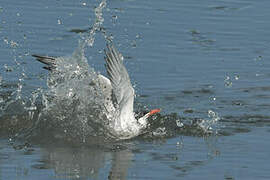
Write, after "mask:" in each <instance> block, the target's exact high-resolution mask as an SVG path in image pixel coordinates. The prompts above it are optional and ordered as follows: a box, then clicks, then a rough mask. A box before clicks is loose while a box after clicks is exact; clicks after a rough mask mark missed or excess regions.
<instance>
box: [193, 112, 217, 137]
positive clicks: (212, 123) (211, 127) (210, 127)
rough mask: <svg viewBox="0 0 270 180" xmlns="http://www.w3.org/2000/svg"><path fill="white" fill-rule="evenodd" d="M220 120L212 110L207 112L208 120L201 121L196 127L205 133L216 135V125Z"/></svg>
mask: <svg viewBox="0 0 270 180" xmlns="http://www.w3.org/2000/svg"><path fill="white" fill-rule="evenodd" d="M219 120H220V117H219V115H218V113H217V112H214V111H213V110H208V119H202V120H201V121H200V122H199V123H198V125H199V126H200V127H201V128H202V129H203V130H204V131H205V132H209V133H217V132H218V128H217V123H218V121H219Z"/></svg>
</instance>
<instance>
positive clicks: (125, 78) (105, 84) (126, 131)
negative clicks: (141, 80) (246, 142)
mask: <svg viewBox="0 0 270 180" xmlns="http://www.w3.org/2000/svg"><path fill="white" fill-rule="evenodd" d="M105 55H106V56H105V61H106V64H105V67H106V70H107V74H108V78H107V77H105V76H103V75H101V74H99V75H98V76H97V80H96V81H97V83H98V84H99V87H100V88H101V91H102V94H103V96H104V107H105V110H106V112H105V115H106V118H107V119H108V120H109V121H108V122H110V124H109V127H110V128H109V133H110V135H111V136H112V137H114V138H117V139H129V138H132V137H135V136H138V135H140V134H141V133H143V132H144V130H145V129H146V128H147V125H148V122H147V118H148V117H149V116H150V115H152V114H154V113H157V112H159V109H156V110H152V111H150V112H149V113H147V114H146V115H144V116H143V117H141V118H139V119H136V118H135V114H134V110H133V104H134V97H135V93H134V89H133V87H132V84H131V82H130V78H129V75H128V72H127V70H126V68H125V66H124V64H123V56H122V55H121V54H120V53H119V52H118V51H117V50H116V49H115V47H114V46H113V45H107V50H105ZM33 56H34V57H36V59H37V60H38V61H40V62H42V63H43V64H45V65H46V66H45V67H44V68H45V69H47V70H51V71H54V69H55V68H56V63H55V62H56V61H57V58H53V57H47V56H38V55H33Z"/></svg>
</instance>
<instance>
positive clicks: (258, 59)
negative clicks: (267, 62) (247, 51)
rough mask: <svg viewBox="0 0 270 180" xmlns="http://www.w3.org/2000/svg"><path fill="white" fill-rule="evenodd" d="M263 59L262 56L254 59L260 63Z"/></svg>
mask: <svg viewBox="0 0 270 180" xmlns="http://www.w3.org/2000/svg"><path fill="white" fill-rule="evenodd" d="M262 58H263V57H262V56H258V57H256V58H254V60H255V61H260V60H262Z"/></svg>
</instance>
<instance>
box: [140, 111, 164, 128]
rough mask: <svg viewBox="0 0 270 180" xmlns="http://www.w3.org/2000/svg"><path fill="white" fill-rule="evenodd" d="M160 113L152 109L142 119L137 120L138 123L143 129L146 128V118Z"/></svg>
mask: <svg viewBox="0 0 270 180" xmlns="http://www.w3.org/2000/svg"><path fill="white" fill-rule="evenodd" d="M159 112H160V109H153V110H151V111H149V112H148V113H146V114H145V115H144V116H143V117H141V118H139V119H138V123H139V124H140V125H142V126H143V127H146V126H147V122H148V121H147V118H149V117H150V116H152V115H154V114H156V113H159Z"/></svg>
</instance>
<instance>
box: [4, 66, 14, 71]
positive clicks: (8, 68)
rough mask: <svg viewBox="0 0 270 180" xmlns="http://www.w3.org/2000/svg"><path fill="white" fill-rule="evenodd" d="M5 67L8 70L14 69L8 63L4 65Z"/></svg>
mask: <svg viewBox="0 0 270 180" xmlns="http://www.w3.org/2000/svg"><path fill="white" fill-rule="evenodd" d="M4 68H5V70H6V72H11V71H13V68H12V67H9V66H8V65H7V64H5V65H4Z"/></svg>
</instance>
